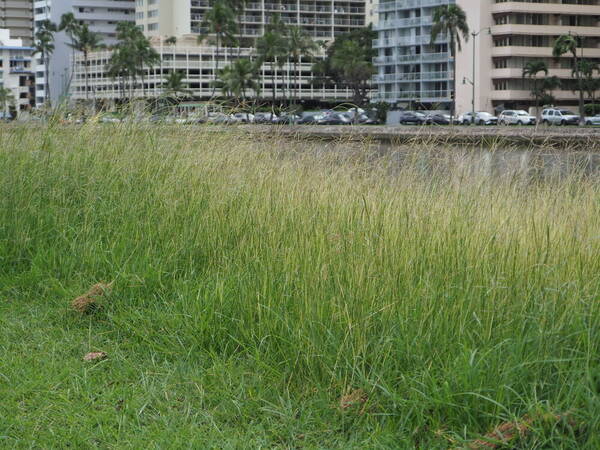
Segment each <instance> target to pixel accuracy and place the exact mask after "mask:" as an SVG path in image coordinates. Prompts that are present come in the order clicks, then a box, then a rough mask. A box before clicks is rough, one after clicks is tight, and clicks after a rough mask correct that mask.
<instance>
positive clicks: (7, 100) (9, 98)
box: [0, 86, 15, 119]
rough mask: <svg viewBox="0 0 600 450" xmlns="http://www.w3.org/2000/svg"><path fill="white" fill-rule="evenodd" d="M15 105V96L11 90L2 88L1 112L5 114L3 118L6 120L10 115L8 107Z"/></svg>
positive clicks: (0, 92) (0, 96) (0, 93)
mask: <svg viewBox="0 0 600 450" xmlns="http://www.w3.org/2000/svg"><path fill="white" fill-rule="evenodd" d="M14 104H15V96H14V95H13V93H12V91H11V90H10V89H9V88H5V87H2V86H0V107H1V108H2V109H1V110H0V111H2V113H3V118H4V119H6V118H7V117H8V114H9V113H10V111H9V109H8V107H9V106H10V105H14Z"/></svg>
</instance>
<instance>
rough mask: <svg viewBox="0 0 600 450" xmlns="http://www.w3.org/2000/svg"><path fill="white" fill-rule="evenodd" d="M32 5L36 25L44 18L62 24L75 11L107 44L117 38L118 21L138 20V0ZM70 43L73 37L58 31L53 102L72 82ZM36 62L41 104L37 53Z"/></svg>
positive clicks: (53, 0)
mask: <svg viewBox="0 0 600 450" xmlns="http://www.w3.org/2000/svg"><path fill="white" fill-rule="evenodd" d="M33 6H34V22H35V27H36V28H37V26H38V25H39V23H40V22H41V21H42V20H46V19H48V20H51V21H52V22H54V23H56V24H59V23H60V20H61V16H62V15H63V14H65V13H73V15H74V16H75V19H77V20H79V21H80V22H81V23H85V24H87V25H88V26H89V27H90V30H91V31H93V32H96V33H99V34H100V35H101V36H102V40H103V43H104V44H106V45H113V44H115V43H116V42H117V39H116V27H117V23H119V22H123V21H129V22H134V21H135V0H59V1H57V0H36V1H35V2H34V5H33ZM69 43H70V39H69V37H68V36H67V35H66V34H65V33H64V32H59V33H56V35H55V43H54V46H55V49H54V52H53V54H52V57H51V60H50V68H49V72H50V74H49V78H50V98H51V100H52V102H53V103H56V102H57V101H58V100H60V99H61V98H64V96H65V95H67V94H68V92H69V88H70V84H71V82H72V58H73V50H72V49H71V47H69ZM36 63H37V64H36V68H35V70H36V97H37V104H38V105H41V104H42V103H44V99H45V72H44V62H43V61H42V60H41V58H39V57H38V58H37V61H36Z"/></svg>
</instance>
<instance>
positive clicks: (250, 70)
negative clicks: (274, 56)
mask: <svg viewBox="0 0 600 450" xmlns="http://www.w3.org/2000/svg"><path fill="white" fill-rule="evenodd" d="M257 77H258V70H257V67H256V65H255V64H254V63H253V62H252V61H250V60H249V59H246V58H244V59H238V60H236V61H235V62H233V63H232V64H230V65H229V66H227V67H225V68H224V69H222V70H221V71H220V72H219V80H218V82H217V84H218V85H219V86H220V87H221V91H222V92H223V94H225V95H229V94H231V95H232V96H234V97H236V98H238V99H240V100H241V101H244V100H245V99H246V91H247V90H248V89H251V90H254V91H255V92H258V91H259V85H258V83H257V81H256V78H257Z"/></svg>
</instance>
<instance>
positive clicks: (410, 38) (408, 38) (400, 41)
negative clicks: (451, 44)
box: [373, 35, 448, 48]
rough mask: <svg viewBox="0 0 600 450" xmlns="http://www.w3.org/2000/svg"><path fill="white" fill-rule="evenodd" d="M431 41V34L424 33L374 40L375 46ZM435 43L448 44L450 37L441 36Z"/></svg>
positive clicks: (410, 44)
mask: <svg viewBox="0 0 600 450" xmlns="http://www.w3.org/2000/svg"><path fill="white" fill-rule="evenodd" d="M430 43H431V36H429V35H423V36H406V37H396V38H383V39H375V40H373V47H374V48H384V47H403V46H404V47H406V46H413V45H428V44H430ZM434 43H435V44H446V43H448V38H447V37H446V36H440V37H438V38H437V39H436V40H435V41H434Z"/></svg>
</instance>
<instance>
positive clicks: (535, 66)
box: [523, 61, 548, 123]
mask: <svg viewBox="0 0 600 450" xmlns="http://www.w3.org/2000/svg"><path fill="white" fill-rule="evenodd" d="M539 73H543V74H544V75H545V76H548V65H547V64H546V63H545V62H544V61H529V62H528V63H527V64H525V67H523V78H529V79H530V80H532V81H533V89H532V90H531V93H532V94H533V97H534V100H535V115H536V118H537V123H539V116H540V98H541V97H542V90H541V89H540V88H539V86H538V84H539V78H538V77H537V75H538V74H539Z"/></svg>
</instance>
